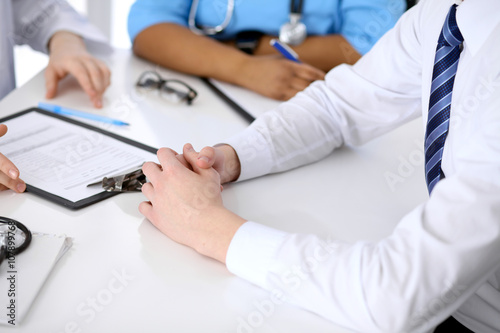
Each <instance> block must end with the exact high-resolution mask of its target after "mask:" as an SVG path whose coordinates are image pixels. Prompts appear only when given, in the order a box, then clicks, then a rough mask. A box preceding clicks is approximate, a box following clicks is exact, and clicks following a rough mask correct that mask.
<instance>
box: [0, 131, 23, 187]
mask: <svg viewBox="0 0 500 333" xmlns="http://www.w3.org/2000/svg"><path fill="white" fill-rule="evenodd" d="M5 133H7V126H5V125H3V124H0V137H2V136H4V135H5ZM9 188H10V189H12V190H14V191H16V192H24V190H25V189H26V184H25V183H24V182H23V181H22V180H21V179H19V170H18V169H17V168H16V166H15V165H14V163H12V162H11V161H10V160H9V159H8V158H7V157H5V156H3V155H2V154H0V191H3V190H6V189H9Z"/></svg>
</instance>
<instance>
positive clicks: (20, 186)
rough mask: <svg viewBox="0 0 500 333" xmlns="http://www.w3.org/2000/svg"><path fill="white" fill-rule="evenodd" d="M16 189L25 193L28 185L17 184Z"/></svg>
mask: <svg viewBox="0 0 500 333" xmlns="http://www.w3.org/2000/svg"><path fill="white" fill-rule="evenodd" d="M16 188H17V190H18V191H19V192H24V190H25V189H26V184H24V183H20V184H17V187H16Z"/></svg>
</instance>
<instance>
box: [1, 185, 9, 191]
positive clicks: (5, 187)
mask: <svg viewBox="0 0 500 333" xmlns="http://www.w3.org/2000/svg"><path fill="white" fill-rule="evenodd" d="M8 189H9V188H8V187H7V186H5V185H2V184H0V191H5V190H8Z"/></svg>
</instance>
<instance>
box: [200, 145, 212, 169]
mask: <svg viewBox="0 0 500 333" xmlns="http://www.w3.org/2000/svg"><path fill="white" fill-rule="evenodd" d="M214 163H215V149H214V148H213V147H204V148H203V149H202V150H200V153H199V154H198V161H197V162H196V165H197V166H199V167H200V168H202V169H210V168H211V167H213V165H214Z"/></svg>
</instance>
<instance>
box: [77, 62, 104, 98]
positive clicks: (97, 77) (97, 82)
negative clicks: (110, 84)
mask: <svg viewBox="0 0 500 333" xmlns="http://www.w3.org/2000/svg"><path fill="white" fill-rule="evenodd" d="M83 64H84V66H85V68H86V69H87V72H88V73H89V76H90V78H89V79H90V82H91V83H92V86H93V87H94V89H95V92H96V94H95V96H94V97H93V98H92V101H93V102H94V106H96V107H101V106H102V94H103V93H104V90H105V89H106V85H105V82H104V81H105V78H104V73H102V72H101V69H100V68H99V66H97V64H96V63H95V62H94V61H93V60H92V59H90V60H85V61H84V63H83Z"/></svg>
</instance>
